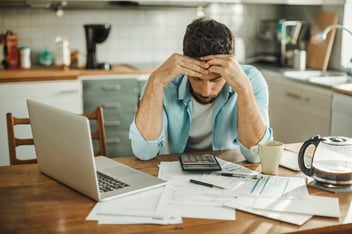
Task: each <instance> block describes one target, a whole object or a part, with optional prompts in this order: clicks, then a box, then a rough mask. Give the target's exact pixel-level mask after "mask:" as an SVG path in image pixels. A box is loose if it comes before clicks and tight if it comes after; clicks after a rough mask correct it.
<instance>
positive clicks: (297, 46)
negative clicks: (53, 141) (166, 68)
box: [0, 0, 352, 165]
mask: <svg viewBox="0 0 352 234" xmlns="http://www.w3.org/2000/svg"><path fill="white" fill-rule="evenodd" d="M200 16H209V17H211V18H214V19H216V20H218V21H220V22H222V23H224V24H226V25H228V26H229V27H230V28H231V30H232V31H233V32H234V34H235V37H236V57H237V59H238V60H239V62H240V63H251V64H253V65H255V66H256V67H257V68H258V69H260V71H261V72H262V73H263V75H264V77H265V79H266V80H267V83H268V86H269V95H270V105H269V115H270V125H271V127H272V128H273V131H274V138H275V139H278V140H281V141H283V142H284V143H294V142H303V141H305V140H306V139H307V138H309V137H311V136H313V135H316V134H320V135H321V136H328V135H341V136H350V137H352V125H351V123H350V121H351V119H352V77H351V73H350V74H349V75H348V74H347V73H346V71H347V70H346V68H347V67H348V65H349V64H350V59H351V57H352V34H351V32H350V31H348V30H351V29H352V0H218V1H207V0H193V1H182V0H181V1H166V0H165V1H160V0H154V1H146V0H139V1H134V2H127V1H105V0H100V1H97V0H90V1H83V0H67V1H64V0H62V1H51V0H28V1H23V0H0V34H1V35H2V36H1V37H0V38H1V39H0V61H2V62H3V63H2V65H0V126H6V113H8V112H12V113H13V114H14V115H16V116H19V117H28V113H27V107H26V104H25V103H26V99H28V98H32V99H36V100H38V101H42V102H45V103H47V104H51V105H54V106H56V107H59V108H62V109H66V110H69V111H72V112H75V113H89V112H91V111H92V110H94V109H95V107H96V106H102V107H103V109H104V119H105V130H106V142H107V156H109V157H124V156H130V155H132V151H131V147H130V141H129V138H128V130H129V125H130V123H131V121H132V120H133V117H134V114H135V111H136V109H137V103H138V97H139V95H140V92H141V88H142V86H143V85H144V83H145V81H146V79H148V77H149V74H150V73H151V72H152V71H153V69H155V68H156V67H157V66H159V65H160V64H161V63H162V62H163V61H164V60H165V59H166V58H168V57H169V56H170V54H172V53H174V52H178V53H182V41H183V36H184V33H185V29H186V26H187V25H188V24H189V23H190V22H191V21H192V20H194V19H195V18H197V17H200ZM97 24H98V25H99V26H97ZM334 24H338V25H339V27H340V26H341V27H344V28H341V27H340V28H338V29H335V28H332V30H331V31H329V34H327V36H328V37H327V39H326V40H325V41H324V40H323V38H322V32H323V31H324V29H325V28H326V27H328V26H329V25H334ZM346 29H347V30H346ZM96 32H99V33H96ZM88 35H89V36H88ZM313 39H314V40H313ZM315 39H317V40H315ZM88 41H89V43H88V45H89V46H88V48H87V42H88ZM5 42H6V43H5ZM92 42H95V43H92ZM87 51H89V53H87ZM18 52H19V53H18ZM87 55H88V56H87ZM4 61H5V62H4ZM62 68H64V69H62ZM6 130H7V129H6V128H4V127H2V128H0V165H8V164H9V151H8V135H7V131H6ZM18 132H19V133H20V134H21V135H22V136H27V137H30V136H31V131H30V128H27V129H18ZM20 151H22V153H24V154H23V155H24V156H21V157H22V158H31V156H33V155H34V156H35V152H34V150H33V147H32V148H31V149H27V148H26V149H25V148H24V147H22V149H19V150H18V152H19V153H20ZM29 153H31V155H30V154H29ZM28 155H29V156H28Z"/></svg>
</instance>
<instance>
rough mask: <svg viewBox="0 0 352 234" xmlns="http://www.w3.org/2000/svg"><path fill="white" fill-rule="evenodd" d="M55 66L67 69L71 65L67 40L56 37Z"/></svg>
mask: <svg viewBox="0 0 352 234" xmlns="http://www.w3.org/2000/svg"><path fill="white" fill-rule="evenodd" d="M55 44H56V51H55V65H56V66H60V67H63V68H67V67H69V66H70V64H71V54H70V47H69V46H70V45H69V42H68V40H67V39H65V38H62V37H56V39H55Z"/></svg>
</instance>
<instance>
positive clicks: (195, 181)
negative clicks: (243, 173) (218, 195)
mask: <svg viewBox="0 0 352 234" xmlns="http://www.w3.org/2000/svg"><path fill="white" fill-rule="evenodd" d="M189 182H191V183H193V184H199V185H203V186H207V187H210V188H218V189H225V188H224V187H220V186H217V185H215V184H209V183H205V182H202V181H199V180H194V179H190V180H189Z"/></svg>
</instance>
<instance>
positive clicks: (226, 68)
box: [200, 54, 249, 92]
mask: <svg viewBox="0 0 352 234" xmlns="http://www.w3.org/2000/svg"><path fill="white" fill-rule="evenodd" d="M200 60H201V61H204V62H206V63H207V64H209V66H210V67H209V68H208V71H209V72H212V73H217V74H219V75H220V76H221V77H222V78H223V79H225V81H226V83H228V84H229V85H230V86H231V87H232V88H233V89H234V90H236V91H237V92H239V91H240V89H247V88H249V87H248V85H249V82H248V78H247V76H246V74H245V73H244V72H243V71H242V69H241V67H240V64H239V63H238V62H237V60H236V58H235V57H234V56H233V55H225V54H219V55H208V56H204V57H201V58H200Z"/></svg>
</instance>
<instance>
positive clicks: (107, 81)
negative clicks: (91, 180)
mask: <svg viewBox="0 0 352 234" xmlns="http://www.w3.org/2000/svg"><path fill="white" fill-rule="evenodd" d="M82 79H83V80H82V84H83V102H84V111H85V112H89V111H91V110H93V109H94V108H96V107H97V106H101V107H103V111H104V120H105V132H106V145H107V155H106V156H109V157H124V156H131V155H133V153H132V149H131V142H130V140H129V137H128V134H129V126H130V124H131V123H132V121H133V117H134V115H135V113H136V111H137V103H138V93H139V88H138V82H137V76H136V75H125V76H115V77H114V76H106V77H104V76H99V77H95V76H89V77H83V78H82Z"/></svg>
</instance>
